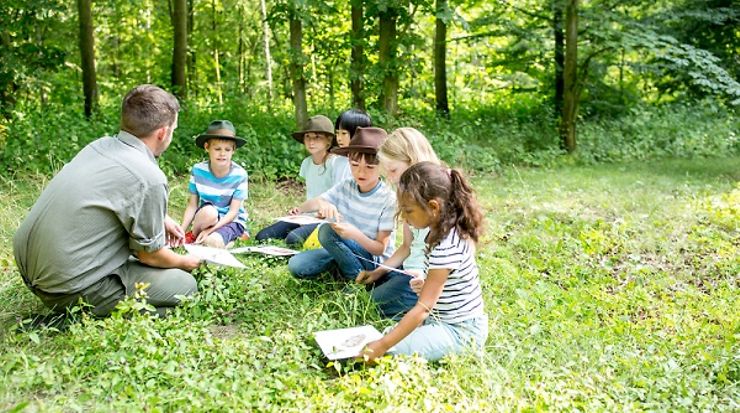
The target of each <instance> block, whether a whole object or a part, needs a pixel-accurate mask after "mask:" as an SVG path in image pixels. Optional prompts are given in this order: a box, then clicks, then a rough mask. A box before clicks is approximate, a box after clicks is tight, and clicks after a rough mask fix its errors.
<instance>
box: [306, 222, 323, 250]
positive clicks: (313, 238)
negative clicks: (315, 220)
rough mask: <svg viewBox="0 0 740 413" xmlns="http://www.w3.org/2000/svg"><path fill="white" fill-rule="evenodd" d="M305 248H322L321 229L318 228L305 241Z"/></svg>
mask: <svg viewBox="0 0 740 413" xmlns="http://www.w3.org/2000/svg"><path fill="white" fill-rule="evenodd" d="M303 248H305V249H307V250H315V249H318V248H321V243H320V242H319V227H318V226H317V227H316V228H315V229H314V230H313V231H312V232H311V235H309V236H308V238H306V240H305V241H303Z"/></svg>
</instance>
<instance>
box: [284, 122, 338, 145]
mask: <svg viewBox="0 0 740 413" xmlns="http://www.w3.org/2000/svg"><path fill="white" fill-rule="evenodd" d="M309 132H314V133H325V134H327V135H329V136H331V138H332V141H333V140H334V138H335V137H336V135H335V134H334V124H333V123H332V121H330V120H329V118H327V117H326V116H324V115H316V116H311V117H310V118H308V121H307V122H306V125H305V127H304V128H303V130H302V131H298V132H293V139H295V140H297V141H298V142H300V143H303V135H305V134H307V133H309Z"/></svg>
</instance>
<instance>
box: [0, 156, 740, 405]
mask: <svg viewBox="0 0 740 413" xmlns="http://www.w3.org/2000/svg"><path fill="white" fill-rule="evenodd" d="M738 161H739V159H738V158H737V157H734V158H727V159H716V158H715V159H707V160H704V159H693V160H684V161H675V160H674V161H660V160H658V161H654V162H635V163H626V164H615V165H596V166H562V167H558V168H554V169H545V168H536V169H527V168H513V167H506V166H504V167H502V168H500V169H499V174H498V175H497V177H496V178H491V177H481V178H478V179H475V180H474V181H473V183H474V186H475V187H476V189H477V192H478V194H479V197H480V201H481V203H482V206H483V207H484V209H485V210H486V211H487V217H488V228H487V231H486V234H485V237H484V238H483V239H482V240H481V243H480V245H479V247H478V256H477V260H478V264H479V266H480V269H481V279H482V282H483V291H484V300H485V302H486V309H487V313H488V314H489V317H490V335H489V339H488V342H487V345H486V352H485V356H484V357H482V358H476V357H473V356H471V355H464V356H459V357H449V358H446V359H444V360H443V361H442V362H439V363H427V362H424V361H423V360H420V359H418V358H414V357H396V358H387V359H382V360H381V361H380V363H379V364H378V365H377V366H373V367H363V366H361V365H354V364H352V363H351V362H342V363H327V362H326V360H324V359H322V357H321V355H320V351H319V349H318V348H317V346H316V344H315V343H314V341H313V338H312V333H313V332H314V331H317V330H321V329H326V328H335V327H342V326H347V325H356V324H364V323H371V324H373V325H375V326H376V327H378V328H383V327H385V326H387V325H389V322H388V321H382V320H380V319H379V317H378V314H377V312H376V310H375V308H374V306H373V305H372V303H370V301H369V297H368V294H367V292H366V291H364V290H363V289H361V288H345V287H346V285H345V284H344V283H337V282H334V281H331V280H330V279H329V278H322V279H320V280H318V281H299V280H296V279H294V278H292V277H291V276H290V275H289V274H288V272H287V268H286V266H285V260H284V259H277V260H275V259H265V258H263V257H261V256H240V259H241V260H242V261H243V262H244V264H245V265H246V266H247V267H248V269H247V270H246V271H238V270H234V269H224V268H219V267H212V266H207V267H204V268H201V269H200V270H198V272H197V273H196V278H197V279H198V283H199V287H200V293H199V294H198V295H196V296H194V297H192V298H191V299H188V300H187V301H186V303H185V304H184V305H183V306H182V307H179V308H177V309H176V310H174V311H173V312H171V313H170V314H169V315H168V317H167V318H164V319H161V318H156V317H153V316H152V315H151V314H150V313H148V312H141V311H140V310H141V309H143V307H144V306H145V305H146V304H145V302H144V301H142V298H143V297H142V296H139V297H138V298H137V297H134V298H131V299H128V300H126V301H124V302H123V303H122V304H121V305H120V307H119V309H118V312H117V313H115V314H114V315H113V316H112V317H110V318H107V319H104V320H96V319H93V318H90V317H89V316H87V315H86V314H85V313H84V311H80V310H79V309H77V310H75V311H74V313H73V316H72V320H70V321H69V322H68V324H67V325H66V328H64V329H62V328H55V327H32V324H33V323H31V322H30V320H31V319H32V315H31V314H34V313H38V312H39V311H43V310H42V309H41V307H40V305H39V303H38V299H36V298H35V297H34V296H33V295H32V294H31V293H30V292H29V291H28V290H27V289H26V288H25V287H24V286H23V284H22V282H21V281H20V277H19V276H18V273H17V271H16V270H15V268H14V266H13V264H12V260H9V261H0V325H1V326H2V331H3V333H2V335H0V345H2V346H3V349H4V351H3V352H0V378H2V380H0V408H3V409H8V410H11V411H12V410H14V409H17V410H22V409H28V410H42V411H70V410H72V411H76V410H102V411H144V410H153V411H178V410H183V411H187V410H199V411H201V410H218V411H226V410H234V411H245V410H246V411H298V410H300V411H307V412H313V411H317V412H318V411H440V412H441V411H457V410H464V411H471V412H478V411H480V412H488V411H501V410H515V411H538V410H548V411H550V410H552V411H573V410H583V411H620V410H636V411H643V410H656V411H684V410H685V411H697V410H711V411H734V410H737V400H738V397H740V393H738V383H739V381H740V369H739V368H738V363H737V354H738V345H737V331H738V327H739V326H740V324H739V323H740V319H739V318H738V314H740V311H738V310H739V309H738V303H739V302H740V300H739V298H740V297H738V288H737V274H738V270H739V269H740V262H738V257H740V251H738V248H739V245H740V244H738V228H739V227H740V215H738V210H737V205H738V196H740V187H738V184H737V182H738V180H740V175H738V170H737V163H738ZM553 177H557V178H553ZM40 180H41V179H40V178H33V179H30V180H28V179H23V180H16V181H9V180H8V181H3V183H2V184H1V185H2V186H0V189H1V190H2V191H3V194H5V196H4V197H3V198H2V200H1V201H0V218H2V219H0V240H2V241H3V242H2V243H0V257H6V256H8V255H9V253H10V252H9V249H10V246H9V245H10V243H9V242H7V241H8V239H7V237H8V236H10V235H11V234H12V228H8V227H9V226H10V227H14V226H15V225H17V221H18V220H19V219H20V217H22V215H23V211H24V210H26V209H27V208H28V207H29V206H30V204H31V203H32V202H33V200H34V199H35V197H36V196H37V194H38V192H39V191H40V190H41V188H42V187H43V185H42V182H40ZM37 181H39V182H37ZM185 181H186V180H185V179H183V178H180V179H173V181H172V187H173V191H175V192H176V196H175V197H173V202H174V205H173V209H178V208H182V206H183V205H184V195H183V194H181V193H180V192H182V189H183V188H184V186H185V185H186V182H185ZM250 192H251V197H250V200H249V204H248V206H249V208H250V211H251V212H252V217H253V220H254V222H255V223H256V224H257V225H263V224H266V223H267V222H269V219H270V217H271V216H272V215H271V214H272V212H273V210H274V209H276V208H277V209H280V208H283V207H284V205H288V204H291V203H292V202H295V201H296V200H297V199H298V198H299V197H300V194H299V193H298V192H297V191H287V192H286V191H282V190H276V189H275V185H274V184H273V183H270V182H263V183H259V184H255V185H254V188H253V189H252V190H251V191H250ZM17 320H20V321H19V322H18V321H17ZM22 320H29V322H26V321H22ZM19 327H20V328H19Z"/></svg>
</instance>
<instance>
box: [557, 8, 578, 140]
mask: <svg viewBox="0 0 740 413" xmlns="http://www.w3.org/2000/svg"><path fill="white" fill-rule="evenodd" d="M577 43H578V0H568V4H567V6H566V9H565V67H564V70H563V77H564V79H563V80H564V96H563V97H564V99H563V117H562V120H561V122H560V138H561V140H562V144H563V147H564V148H565V149H566V150H567V151H568V153H572V152H573V151H575V150H576V115H577V112H578V90H577V88H578V85H577V83H578V71H577V70H578V53H577V51H578V49H577Z"/></svg>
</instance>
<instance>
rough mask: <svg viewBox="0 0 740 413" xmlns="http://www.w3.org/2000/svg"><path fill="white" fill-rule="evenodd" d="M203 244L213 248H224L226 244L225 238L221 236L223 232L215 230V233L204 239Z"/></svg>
mask: <svg viewBox="0 0 740 413" xmlns="http://www.w3.org/2000/svg"><path fill="white" fill-rule="evenodd" d="M203 245H205V246H206V247H212V248H224V247H225V246H226V245H225V244H224V239H223V237H221V234H219V233H218V232H214V233H213V234H210V235H209V236H208V238H206V239H205V241H203Z"/></svg>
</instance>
